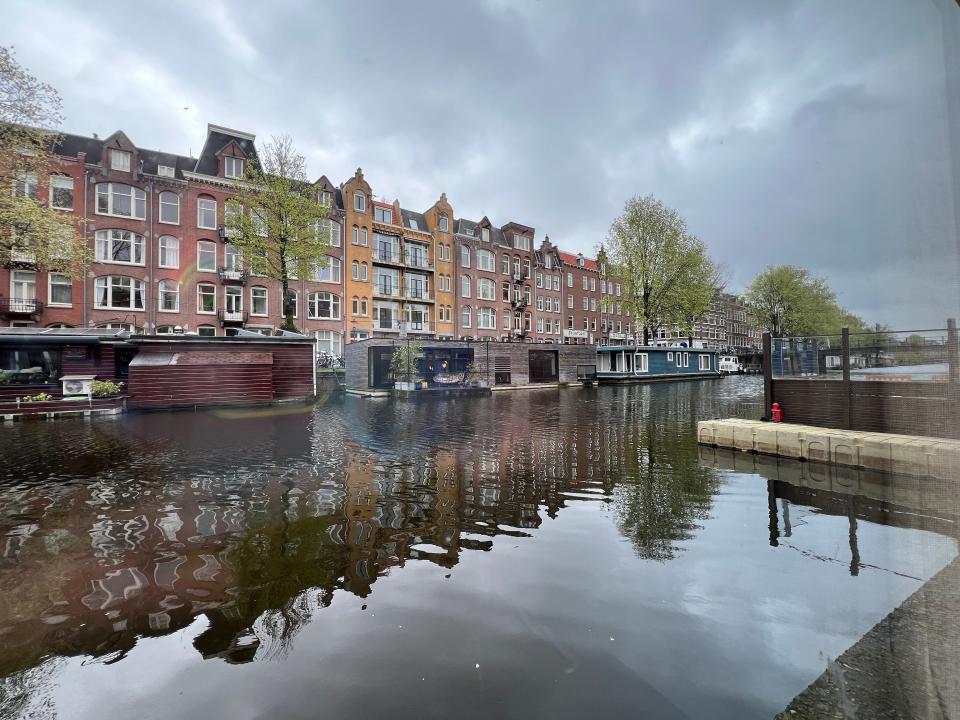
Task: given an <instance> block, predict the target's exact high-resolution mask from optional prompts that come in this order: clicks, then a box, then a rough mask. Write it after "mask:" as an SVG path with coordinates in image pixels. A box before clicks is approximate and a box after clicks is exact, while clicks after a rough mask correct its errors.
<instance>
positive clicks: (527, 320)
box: [523, 312, 533, 332]
mask: <svg viewBox="0 0 960 720" xmlns="http://www.w3.org/2000/svg"><path fill="white" fill-rule="evenodd" d="M532 322H533V315H531V314H530V313H528V312H525V313H524V314H523V329H524V330H526V331H527V332H530V329H531V326H532V325H531V324H532Z"/></svg>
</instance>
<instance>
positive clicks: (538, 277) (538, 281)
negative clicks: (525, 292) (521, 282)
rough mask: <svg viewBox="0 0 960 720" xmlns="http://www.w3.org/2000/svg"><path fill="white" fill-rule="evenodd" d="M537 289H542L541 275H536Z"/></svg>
mask: <svg viewBox="0 0 960 720" xmlns="http://www.w3.org/2000/svg"><path fill="white" fill-rule="evenodd" d="M537 287H538V288H542V287H543V273H537Z"/></svg>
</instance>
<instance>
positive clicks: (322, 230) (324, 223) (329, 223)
mask: <svg viewBox="0 0 960 720" xmlns="http://www.w3.org/2000/svg"><path fill="white" fill-rule="evenodd" d="M317 234H318V235H319V239H321V240H325V241H326V242H327V244H328V245H329V246H330V247H340V223H338V222H334V221H333V220H321V221H320V222H319V224H318V225H317Z"/></svg>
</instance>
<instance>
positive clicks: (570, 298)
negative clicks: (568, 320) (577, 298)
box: [567, 295, 573, 310]
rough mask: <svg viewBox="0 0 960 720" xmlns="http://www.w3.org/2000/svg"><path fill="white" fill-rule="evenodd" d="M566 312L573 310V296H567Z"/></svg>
mask: <svg viewBox="0 0 960 720" xmlns="http://www.w3.org/2000/svg"><path fill="white" fill-rule="evenodd" d="M567 310H573V295H567Z"/></svg>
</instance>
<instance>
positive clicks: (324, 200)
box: [317, 190, 333, 208]
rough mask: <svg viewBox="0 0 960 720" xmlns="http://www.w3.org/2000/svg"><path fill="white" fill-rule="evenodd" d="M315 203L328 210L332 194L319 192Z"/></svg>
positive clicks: (325, 191) (327, 191)
mask: <svg viewBox="0 0 960 720" xmlns="http://www.w3.org/2000/svg"><path fill="white" fill-rule="evenodd" d="M317 202H318V203H319V204H320V207H325V208H328V207H330V206H332V205H333V193H332V192H330V191H329V190H321V191H320V193H319V194H318V195H317Z"/></svg>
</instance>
